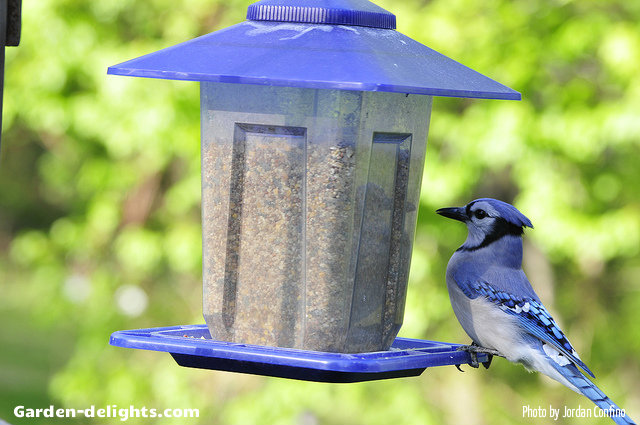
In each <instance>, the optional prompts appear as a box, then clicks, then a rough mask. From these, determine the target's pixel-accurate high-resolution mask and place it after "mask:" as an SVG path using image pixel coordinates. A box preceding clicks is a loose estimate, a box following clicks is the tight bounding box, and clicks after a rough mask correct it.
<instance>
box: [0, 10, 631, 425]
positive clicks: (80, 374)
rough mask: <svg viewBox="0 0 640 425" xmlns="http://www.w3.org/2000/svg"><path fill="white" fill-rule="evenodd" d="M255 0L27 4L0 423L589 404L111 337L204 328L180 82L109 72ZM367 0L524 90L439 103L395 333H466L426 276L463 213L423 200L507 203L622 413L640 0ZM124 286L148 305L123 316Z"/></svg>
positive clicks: (523, 386)
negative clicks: (224, 359)
mask: <svg viewBox="0 0 640 425" xmlns="http://www.w3.org/2000/svg"><path fill="white" fill-rule="evenodd" d="M249 3H250V1H248V0H242V1H241V0H231V1H222V0H206V1H203V0H147V1H138V2H136V1H132V0H109V1H89V0H38V1H25V2H24V5H23V33H22V42H21V44H20V46H19V47H12V48H8V49H7V60H6V62H7V71H6V85H5V110H4V131H3V137H2V142H3V146H2V158H1V162H0V320H1V321H2V322H1V323H2V330H1V331H0V418H2V419H5V420H6V421H8V422H10V423H22V422H21V421H19V420H18V419H16V418H15V417H14V416H13V408H14V406H16V405H26V406H27V407H33V408H36V407H47V406H48V405H49V404H51V403H53V404H55V405H56V406H58V407H77V408H86V407H88V406H90V405H96V406H97V407H101V406H106V405H111V404H116V405H118V406H129V405H130V404H133V405H135V406H136V407H142V406H147V407H155V408H159V409H164V408H199V409H201V410H200V418H199V419H189V420H180V421H176V422H175V423H193V424H199V423H201V424H225V425H226V424H229V425H231V424H260V423H262V424H301V425H302V424H328V425H331V424H366V425H374V424H384V425H388V424H390V423H393V424H396V425H401V424H410V425H415V424H461V423H465V424H508V423H520V422H523V423H532V424H544V423H548V422H549V419H548V418H547V419H527V418H525V419H523V418H522V406H523V405H530V406H532V407H538V406H542V407H545V408H546V407H548V406H549V405H553V406H554V407H556V408H558V407H562V406H565V405H566V406H567V407H569V408H576V407H578V406H579V405H580V406H582V407H587V408H589V409H590V408H591V405H590V403H589V402H588V400H586V399H585V398H582V397H580V396H578V395H577V394H574V393H573V392H571V391H569V390H567V389H566V388H564V387H562V386H560V385H556V384H555V383H553V382H551V381H550V380H548V379H546V378H543V377H540V376H538V375H536V374H528V373H527V372H526V371H524V369H523V368H521V367H519V366H514V365H511V364H509V363H508V362H506V361H504V360H502V359H497V360H496V361H494V365H493V366H492V368H491V369H490V370H489V371H485V370H467V372H466V373H464V374H461V373H459V372H458V371H456V369H455V368H453V367H446V368H445V367H442V368H434V369H428V370H427V371H426V372H425V373H424V374H423V375H422V376H421V377H417V378H407V379H397V380H390V381H385V382H371V383H361V384H348V385H332V384H318V383H305V382H296V381H288V380H280V379H271V378H262V377H256V376H245V375H240V374H228V373H222V372H210V371H199V370H191V369H186V368H181V367H178V366H177V365H175V363H174V362H173V360H172V359H171V358H170V356H168V355H163V354H159V353H153V352H145V351H138V350H125V349H120V348H115V347H111V346H109V345H108V339H109V335H110V333H111V332H113V331H115V330H120V329H133V328H144V327H153V326H163V325H173V324H190V323H202V322H203V320H202V316H201V283H200V279H201V236H200V223H199V217H200V215H199V202H200V180H199V179H200V163H199V112H198V108H199V103H198V95H199V93H198V85H197V83H188V82H171V81H160V80H150V79H149V80H146V79H132V78H123V77H112V76H107V75H106V69H107V67H108V66H109V65H112V64H116V63H119V62H122V61H124V60H126V59H130V58H133V57H137V56H140V55H142V54H145V53H148V52H151V51H155V50H158V49H160V48H163V47H167V46H170V45H173V44H176V43H178V42H181V41H184V40H187V39H190V38H193V37H195V36H198V35H202V34H205V33H208V32H211V31H214V30H217V29H220V28H223V27H225V26H228V25H231V24H234V23H237V22H240V21H242V20H243V19H244V13H245V11H246V6H247V5H248V4H249ZM377 4H379V5H380V6H382V7H384V8H386V9H388V10H390V11H392V12H393V13H395V14H396V15H397V18H398V29H399V30H400V31H401V32H403V33H405V34H407V35H409V36H410V37H412V38H414V39H416V40H418V41H420V42H422V43H424V44H426V45H428V46H430V47H432V48H434V49H436V50H438V51H440V52H442V53H444V54H446V55H447V56H449V57H452V58H454V59H456V60H458V61H460V62H462V63H464V64H466V65H467V66H470V67H472V68H474V69H476V70H478V71H480V72H482V73H484V74H486V75H489V76H491V77H493V78H495V79H496V80H498V81H500V82H502V83H504V84H506V85H508V86H510V87H512V88H514V89H516V90H518V91H520V92H521V93H522V94H523V101H522V102H508V101H488V100H465V99H447V98H437V99H436V100H435V102H434V109H433V114H432V124H431V131H430V135H429V144H428V151H427V166H426V169H425V174H424V181H423V185H422V197H421V206H420V208H421V209H420V215H419V223H418V232H417V235H416V244H415V251H414V256H413V263H412V270H411V277H410V289H409V296H408V305H407V311H406V316H405V325H404V326H403V328H402V330H401V335H402V336H408V337H417V338H427V339H434V340H444V341H454V342H466V341H467V340H468V339H467V337H466V336H465V335H464V333H463V331H462V330H461V328H460V327H459V325H458V323H457V321H456V320H455V318H454V316H453V313H452V311H451V307H450V306H449V301H448V296H447V294H446V289H445V284H444V270H445V267H446V263H447V260H448V258H449V256H450V255H451V253H452V252H453V251H454V250H455V249H456V247H457V246H458V245H459V244H460V243H461V242H462V240H463V239H464V236H465V229H464V228H463V226H460V225H459V224H458V223H452V222H448V221H446V220H443V219H442V218H440V217H438V216H436V215H435V214H434V213H433V211H434V210H435V209H436V208H438V207H442V206H450V205H460V204H464V203H466V202H467V201H469V200H471V199H473V198H475V197H480V196H492V197H498V198H501V199H504V200H506V201H512V202H514V203H515V205H516V206H518V207H519V208H520V209H521V210H522V211H524V212H525V214H527V215H528V216H529V217H530V218H531V219H532V221H533V222H534V224H535V226H536V228H535V229H534V230H530V231H528V232H527V235H526V247H525V250H526V254H525V268H526V271H527V273H528V274H529V276H530V278H531V280H532V281H533V284H534V287H536V289H537V291H538V292H539V294H540V295H541V297H542V299H543V300H544V301H545V304H546V305H547V307H548V308H549V309H550V310H551V311H552V313H553V315H554V316H555V317H556V319H557V320H558V321H559V322H560V323H561V324H562V325H563V327H564V329H565V331H566V333H567V334H568V335H569V337H570V339H571V340H572V342H573V343H574V345H575V346H576V348H577V349H578V351H579V352H580V353H581V356H582V358H583V359H584V360H585V361H586V363H587V364H588V365H589V366H590V368H591V369H592V370H594V371H595V373H596V375H597V376H598V379H597V383H598V385H600V386H601V387H602V388H603V389H604V390H605V391H606V392H607V393H608V394H609V395H610V396H611V397H612V398H613V399H614V400H615V401H617V402H618V403H619V404H620V405H622V406H623V407H626V408H627V411H628V413H630V415H631V416H632V417H635V418H636V419H638V418H640V384H638V382H640V360H639V358H640V252H639V250H640V189H639V186H638V185H639V184H640V78H638V69H640V24H639V22H640V2H637V1H635V2H633V1H623V0H610V1H596V0H581V1H578V0H573V1H572V0H548V1H546V0H534V1H531V0H486V1H472V0H432V1H418V0H402V1H392V0H379V1H378V2H377ZM127 297H129V298H130V297H138V298H141V299H142V300H144V299H145V298H146V299H147V300H148V303H147V308H146V309H145V310H144V311H133V310H131V309H127V305H126V303H123V302H122V300H123V298H127ZM23 422H24V421H23ZM52 422H55V421H50V420H43V419H41V420H39V421H37V420H33V421H31V422H29V423H42V424H44V423H52ZM57 422H59V423H63V422H69V423H84V422H87V421H84V420H81V419H77V420H75V421H74V420H68V421H64V420H58V421H57ZM94 422H95V423H107V422H109V421H104V420H103V421H99V420H95V421H94ZM111 422H115V421H114V420H111ZM158 422H159V423H170V421H168V420H162V421H158ZM591 422H593V423H609V421H608V420H606V419H602V420H592V421H591ZM130 423H136V421H130ZM139 423H154V422H153V421H152V420H140V421H139ZM558 423H569V424H574V423H575V424H578V423H589V421H585V420H582V419H568V420H562V418H561V420H560V421H558Z"/></svg>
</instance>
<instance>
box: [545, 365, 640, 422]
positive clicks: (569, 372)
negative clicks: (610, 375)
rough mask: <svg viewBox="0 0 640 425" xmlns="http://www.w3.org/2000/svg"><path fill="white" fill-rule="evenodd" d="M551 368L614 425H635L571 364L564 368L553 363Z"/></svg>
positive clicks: (622, 410)
mask: <svg viewBox="0 0 640 425" xmlns="http://www.w3.org/2000/svg"><path fill="white" fill-rule="evenodd" d="M552 363H554V362H552ZM553 366H554V367H555V369H556V370H557V371H558V372H560V374H561V375H562V376H564V377H565V378H566V379H567V381H569V382H570V383H571V384H572V385H573V386H575V387H576V388H577V389H578V392H580V393H581V394H582V395H584V396H585V397H587V398H588V399H589V400H591V401H593V402H594V403H595V405H596V406H598V407H599V408H601V409H602V410H603V411H604V413H606V415H607V416H609V417H610V418H611V420H613V421H614V422H615V423H616V424H618V425H636V423H635V422H634V421H633V420H632V419H631V418H630V417H629V416H627V415H626V412H625V411H624V409H622V408H621V407H619V406H618V405H617V404H615V403H614V402H613V401H612V400H611V399H610V398H609V397H607V395H606V394H605V393H603V392H602V390H601V389H600V388H598V387H597V386H596V385H595V384H594V383H593V382H591V381H590V380H589V379H588V378H587V377H586V376H584V374H583V373H582V372H580V370H579V369H578V368H577V367H576V366H575V365H574V364H573V363H569V364H567V365H564V366H561V365H559V364H555V363H554V364H553Z"/></svg>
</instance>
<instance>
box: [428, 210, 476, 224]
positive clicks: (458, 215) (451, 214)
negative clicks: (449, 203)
mask: <svg viewBox="0 0 640 425" xmlns="http://www.w3.org/2000/svg"><path fill="white" fill-rule="evenodd" d="M436 214H440V215H442V216H444V217H447V218H452V219H454V220H458V221H462V222H465V221H467V220H468V219H469V217H467V210H466V209H465V208H464V207H452V208H440V209H439V210H437V211H436Z"/></svg>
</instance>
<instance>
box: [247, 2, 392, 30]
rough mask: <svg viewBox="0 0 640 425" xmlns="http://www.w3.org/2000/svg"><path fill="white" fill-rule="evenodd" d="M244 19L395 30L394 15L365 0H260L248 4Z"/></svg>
mask: <svg viewBox="0 0 640 425" xmlns="http://www.w3.org/2000/svg"><path fill="white" fill-rule="evenodd" d="M247 19H249V20H252V21H281V22H303V23H307V24H332V25H359V26H363V27H373V28H386V29H392V30H393V29H396V15H394V14H392V13H389V12H387V11H386V10H384V9H383V8H381V7H379V6H376V5H375V4H373V3H371V2H370V1H367V0H298V1H296V2H295V3H291V0H262V1H259V2H257V3H253V4H252V5H250V6H249V8H248V9H247Z"/></svg>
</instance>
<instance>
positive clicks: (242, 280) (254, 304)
mask: <svg viewBox="0 0 640 425" xmlns="http://www.w3.org/2000/svg"><path fill="white" fill-rule="evenodd" d="M431 100H432V97H431V96H418V95H409V96H407V95H405V94H399V93H381V92H362V91H342V90H326V89H308V88H291V87H268V86H267V87H265V86H256V85H251V86H249V85H238V84H220V83H202V85H201V111H202V117H201V119H202V224H203V246H204V251H203V256H204V317H205V320H206V322H207V325H208V326H209V329H210V332H211V337H212V339H214V340H222V341H236V342H244V343H250V344H258V345H271V346H281V347H295V348H302V349H307V350H319V351H333V352H363V351H379V350H386V349H387V348H388V347H389V346H390V345H391V343H392V342H393V340H394V338H395V336H396V334H397V332H398V330H399V329H400V325H401V324H402V317H403V312H404V303H405V295H406V288H407V276H408V270H409V262H410V259H411V245H412V240H413V235H414V230H415V224H416V213H417V207H418V197H419V193H420V182H421V178H422V170H423V165H424V156H425V146H426V138H427V130H428V123H429V114H430V110H431ZM365 118H366V119H365Z"/></svg>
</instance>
